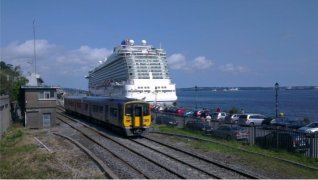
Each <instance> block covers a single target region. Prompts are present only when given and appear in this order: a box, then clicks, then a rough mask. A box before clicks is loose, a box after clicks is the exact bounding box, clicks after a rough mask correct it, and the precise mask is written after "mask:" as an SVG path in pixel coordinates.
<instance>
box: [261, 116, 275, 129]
mask: <svg viewBox="0 0 318 180" xmlns="http://www.w3.org/2000/svg"><path fill="white" fill-rule="evenodd" d="M274 121H276V119H274V118H271V117H267V118H265V119H264V120H263V121H262V124H261V125H262V126H263V128H264V129H271V128H274V126H273V125H272V123H273V122H274Z"/></svg>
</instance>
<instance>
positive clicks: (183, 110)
mask: <svg viewBox="0 0 318 180" xmlns="http://www.w3.org/2000/svg"><path fill="white" fill-rule="evenodd" d="M185 112H186V110H185V109H184V108H182V107H179V108H177V111H176V114H177V115H180V116H181V115H183V114H184V113H185Z"/></svg>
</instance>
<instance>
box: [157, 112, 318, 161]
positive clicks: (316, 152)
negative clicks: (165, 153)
mask: <svg viewBox="0 0 318 180" xmlns="http://www.w3.org/2000/svg"><path fill="white" fill-rule="evenodd" d="M152 116H153V121H154V123H156V124H167V125H173V126H175V127H176V128H187V129H191V130H195V131H198V132H200V133H205V134H208V135H211V136H216V134H214V132H216V131H217V130H218V131H219V129H220V126H222V127H223V126H229V127H237V126H239V128H240V129H241V128H242V129H244V130H243V131H246V132H247V133H246V134H247V135H246V138H244V139H239V138H237V139H238V140H241V141H243V142H245V143H246V142H247V143H248V144H250V145H258V146H261V147H263V148H271V149H276V148H277V147H278V148H280V149H285V150H288V151H296V152H300V153H302V154H303V155H305V156H308V157H312V158H318V137H317V135H316V134H304V133H300V132H297V131H296V130H290V129H281V128H278V127H276V128H273V127H272V128H270V127H264V126H243V125H237V124H235V123H232V124H225V123H224V122H223V121H215V120H210V121H206V120H205V119H204V118H196V117H186V116H178V115H176V114H173V113H163V112H153V114H152ZM157 119H161V120H160V122H159V123H158V122H157V121H156V120H157ZM164 119H165V120H166V121H164ZM172 121H174V122H172ZM169 123H170V124H169ZM195 123H199V124H200V126H198V125H197V126H192V124H195ZM190 124H191V126H190ZM201 124H204V125H201ZM198 127H199V128H198ZM200 128H201V129H200ZM209 128H211V131H210V130H208V129H209ZM237 134H239V133H237ZM285 136H286V137H285ZM224 137H226V139H228V137H230V136H224ZM231 138H233V137H231ZM234 139H236V138H235V137H234Z"/></svg>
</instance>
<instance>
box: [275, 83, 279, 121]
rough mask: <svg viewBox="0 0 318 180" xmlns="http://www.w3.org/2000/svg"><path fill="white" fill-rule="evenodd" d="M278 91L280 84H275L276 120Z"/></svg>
mask: <svg viewBox="0 0 318 180" xmlns="http://www.w3.org/2000/svg"><path fill="white" fill-rule="evenodd" d="M278 89H279V84H278V83H275V91H276V120H277V117H278Z"/></svg>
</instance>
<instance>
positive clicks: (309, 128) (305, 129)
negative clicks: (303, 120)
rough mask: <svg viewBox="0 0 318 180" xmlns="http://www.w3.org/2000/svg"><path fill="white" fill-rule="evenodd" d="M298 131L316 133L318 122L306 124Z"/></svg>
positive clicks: (317, 131)
mask: <svg viewBox="0 0 318 180" xmlns="http://www.w3.org/2000/svg"><path fill="white" fill-rule="evenodd" d="M298 131H300V132H304V133H310V134H311V133H318V122H313V123H310V124H307V125H306V126H304V127H301V128H299V129H298Z"/></svg>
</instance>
